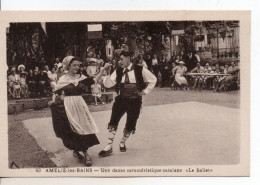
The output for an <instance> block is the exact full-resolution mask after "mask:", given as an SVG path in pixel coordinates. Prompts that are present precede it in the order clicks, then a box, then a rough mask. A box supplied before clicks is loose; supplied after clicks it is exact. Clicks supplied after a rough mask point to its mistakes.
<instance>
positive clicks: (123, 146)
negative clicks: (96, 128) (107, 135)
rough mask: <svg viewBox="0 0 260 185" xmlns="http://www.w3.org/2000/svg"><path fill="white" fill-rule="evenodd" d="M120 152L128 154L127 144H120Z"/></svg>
mask: <svg viewBox="0 0 260 185" xmlns="http://www.w3.org/2000/svg"><path fill="white" fill-rule="evenodd" d="M119 146H120V152H126V146H125V143H120V145H119Z"/></svg>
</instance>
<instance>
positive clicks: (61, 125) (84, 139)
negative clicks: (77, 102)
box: [51, 103, 99, 151]
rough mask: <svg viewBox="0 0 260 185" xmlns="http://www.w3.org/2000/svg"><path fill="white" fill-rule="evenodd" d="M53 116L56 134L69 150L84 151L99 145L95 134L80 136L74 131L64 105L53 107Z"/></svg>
mask: <svg viewBox="0 0 260 185" xmlns="http://www.w3.org/2000/svg"><path fill="white" fill-rule="evenodd" d="M51 114H52V123H53V128H54V131H55V134H56V136H57V137H58V138H61V139H62V142H63V144H64V146H65V147H67V148H68V149H70V150H77V151H84V150H87V149H88V148H89V147H91V146H93V145H98V144H99V141H98V138H97V136H96V135H95V134H87V135H79V134H78V133H76V132H73V131H72V129H71V127H70V123H69V120H68V117H67V114H66V111H65V107H64V104H63V103H62V104H59V105H52V106H51Z"/></svg>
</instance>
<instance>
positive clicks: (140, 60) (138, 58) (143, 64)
mask: <svg viewBox="0 0 260 185" xmlns="http://www.w3.org/2000/svg"><path fill="white" fill-rule="evenodd" d="M136 64H137V65H139V66H143V67H145V68H148V66H147V64H146V62H145V61H144V59H143V55H142V54H140V55H138V57H137V62H136Z"/></svg>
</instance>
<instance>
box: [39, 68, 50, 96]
mask: <svg viewBox="0 0 260 185" xmlns="http://www.w3.org/2000/svg"><path fill="white" fill-rule="evenodd" d="M47 83H48V76H47V73H44V72H43V69H41V70H40V73H39V83H38V90H39V92H38V93H39V95H40V96H45V95H46V89H47V87H48V84H47Z"/></svg>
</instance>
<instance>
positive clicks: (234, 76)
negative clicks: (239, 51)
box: [8, 51, 239, 99]
mask: <svg viewBox="0 0 260 185" xmlns="http://www.w3.org/2000/svg"><path fill="white" fill-rule="evenodd" d="M132 61H133V62H134V63H135V64H137V65H142V66H144V67H146V68H148V69H149V70H150V71H152V72H153V73H154V75H155V76H156V77H157V78H158V79H159V80H158V82H159V83H158V84H157V86H158V85H159V84H160V87H162V88H163V87H172V88H178V87H179V88H180V89H183V90H189V89H190V88H193V89H197V88H204V89H212V90H214V91H219V92H221V91H224V90H227V89H229V87H232V86H234V85H235V86H239V63H238V62H231V63H230V65H228V64H225V65H223V66H220V65H219V64H218V63H217V64H215V65H214V66H210V65H209V63H206V64H205V65H204V66H201V63H200V57H199V55H198V54H196V53H193V52H189V53H187V54H185V53H184V52H182V51H181V52H179V53H177V52H176V51H174V52H173V56H172V57H171V58H168V57H166V55H161V56H157V55H155V54H154V55H151V54H146V55H142V54H140V55H138V56H137V57H135V58H132ZM105 62H108V63H110V64H111V66H110V69H109V70H107V71H106V74H104V75H109V74H112V72H113V71H114V70H115V69H116V68H117V58H114V59H112V60H109V61H104V60H103V59H101V58H100V55H95V56H94V57H92V58H87V59H86V60H84V61H82V65H81V66H80V69H79V73H80V74H83V75H85V76H88V77H94V76H95V75H97V74H98V73H99V70H100V68H101V67H102V66H104V64H105ZM65 73H66V71H64V70H63V68H62V63H61V62H59V60H56V62H55V63H54V64H53V65H47V62H46V63H45V64H44V66H42V65H41V67H38V66H35V67H34V68H33V69H27V66H25V65H23V64H21V65H19V66H18V67H11V68H10V69H9V70H8V95H9V97H12V98H21V97H23V98H27V97H44V96H50V95H51V94H52V91H53V90H54V89H55V85H56V83H57V81H58V80H59V78H60V77H61V76H62V75H63V74H65ZM189 73H190V74H189ZM195 73H199V74H201V73H205V74H215V75H204V76H203V75H195ZM192 74H193V75H192ZM216 74H227V75H216ZM91 91H92V94H93V96H95V99H96V98H100V91H103V92H104V91H105V88H104V86H103V85H102V81H101V82H100V83H99V84H98V85H97V86H95V87H94V86H93V87H91V89H89V93H91Z"/></svg>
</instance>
